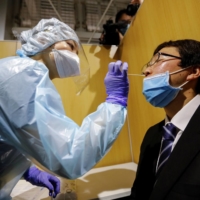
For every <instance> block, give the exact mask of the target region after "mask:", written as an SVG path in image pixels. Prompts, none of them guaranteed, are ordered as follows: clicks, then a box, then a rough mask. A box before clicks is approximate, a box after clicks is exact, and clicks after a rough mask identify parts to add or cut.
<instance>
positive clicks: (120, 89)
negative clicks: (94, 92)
mask: <svg viewBox="0 0 200 200" xmlns="http://www.w3.org/2000/svg"><path fill="white" fill-rule="evenodd" d="M108 68H109V69H108V73H107V75H106V77H105V79H104V83H105V86H106V93H107V95H108V96H107V98H106V102H109V103H113V104H119V105H122V106H127V99H128V92H129V81H128V77H127V70H128V64H127V63H126V62H124V63H123V64H122V61H120V60H119V61H117V62H111V63H110V64H109V66H108Z"/></svg>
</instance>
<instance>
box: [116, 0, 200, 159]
mask: <svg viewBox="0 0 200 200" xmlns="http://www.w3.org/2000/svg"><path fill="white" fill-rule="evenodd" d="M199 7H200V1H199V0H190V1H188V0H144V2H143V4H142V5H141V6H140V8H139V10H138V13H137V15H136V18H135V20H134V21H133V23H132V24H131V27H130V28H129V30H128V31H127V33H126V35H125V37H124V40H123V43H122V45H121V46H120V48H119V51H118V52H117V55H116V59H117V58H120V59H121V60H123V61H127V62H128V64H129V73H130V74H132V73H140V72H141V68H142V66H143V65H144V64H145V63H147V62H148V61H149V60H150V58H151V56H152V54H153V51H154V49H155V48H156V47H157V45H159V44H160V43H162V42H165V41H169V40H178V39H195V40H199V41H200V20H199V17H198V15H199ZM129 80H130V93H129V101H128V116H129V121H130V133H131V138H132V139H131V143H132V149H133V155H134V161H135V162H138V156H139V150H140V144H141V141H142V139H143V137H144V134H145V132H146V130H147V129H148V128H149V127H150V126H152V125H153V124H155V123H157V122H159V121H160V120H162V119H163V118H164V111H163V110H162V109H159V108H154V107H152V106H151V105H150V104H149V103H147V102H146V101H145V99H144V97H143V95H142V78H140V77H134V76H129Z"/></svg>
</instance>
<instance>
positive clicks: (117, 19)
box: [115, 8, 128, 23]
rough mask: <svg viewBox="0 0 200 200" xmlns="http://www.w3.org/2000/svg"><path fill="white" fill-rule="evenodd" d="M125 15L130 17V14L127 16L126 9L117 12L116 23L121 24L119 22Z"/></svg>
mask: <svg viewBox="0 0 200 200" xmlns="http://www.w3.org/2000/svg"><path fill="white" fill-rule="evenodd" d="M123 14H126V15H128V14H127V9H126V8H124V9H122V10H119V11H118V12H117V14H116V16H115V23H117V22H119V20H120V18H121V17H122V15H123Z"/></svg>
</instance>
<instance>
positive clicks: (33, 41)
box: [18, 18, 90, 94]
mask: <svg viewBox="0 0 200 200" xmlns="http://www.w3.org/2000/svg"><path fill="white" fill-rule="evenodd" d="M18 38H19V39H20V41H21V44H22V46H21V50H20V54H23V55H25V56H34V55H36V54H39V53H42V52H45V50H46V49H47V48H48V47H50V46H51V45H53V44H55V43H57V42H60V41H66V40H73V41H74V42H76V44H77V45H78V47H79V50H78V58H77V57H76V56H74V58H75V59H70V58H72V57H71V56H70V55H69V54H70V53H68V58H69V59H67V58H66V57H65V56H64V55H60V53H61V51H60V52H56V50H55V51H54V53H55V54H56V56H58V57H59V58H58V59H57V60H59V59H60V58H61V57H62V58H64V59H65V61H66V62H64V60H63V63H62V65H63V67H60V68H59V70H65V71H63V72H64V73H69V74H73V73H72V71H73V70H74V69H73V66H74V68H75V72H77V70H76V69H77V66H78V65H77V63H76V62H79V69H80V72H79V73H74V74H73V77H72V79H73V81H74V83H75V84H76V88H77V89H76V94H80V93H81V92H82V91H83V89H84V88H85V87H86V85H87V84H88V82H89V75H90V70H89V63H88V60H87V58H86V55H85V52H84V50H83V48H82V46H81V43H80V41H79V38H78V36H77V35H76V33H75V32H74V30H73V29H71V28H70V27H69V26H68V25H67V24H65V23H63V22H61V21H59V20H58V19H56V18H51V19H42V20H40V21H39V22H38V24H37V25H36V26H35V27H34V28H33V29H30V30H28V31H23V32H22V33H21V35H20V37H18ZM18 52H19V51H18ZM62 53H64V52H62ZM59 63H61V61H59ZM67 64H68V66H70V68H66V67H67ZM69 64H70V65H69ZM65 65H66V67H65ZM67 70H71V71H68V72H67ZM60 73H62V72H61V71H60ZM78 74H79V75H78Z"/></svg>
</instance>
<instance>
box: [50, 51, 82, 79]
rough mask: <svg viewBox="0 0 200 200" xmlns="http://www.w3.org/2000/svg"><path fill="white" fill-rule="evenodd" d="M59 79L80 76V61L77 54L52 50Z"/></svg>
mask: <svg viewBox="0 0 200 200" xmlns="http://www.w3.org/2000/svg"><path fill="white" fill-rule="evenodd" d="M52 51H53V53H54V59H55V63H56V68H57V71H58V74H59V76H60V78H66V77H71V76H79V75H80V61H79V57H78V56H77V54H75V53H73V52H71V51H68V50H57V49H52Z"/></svg>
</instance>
